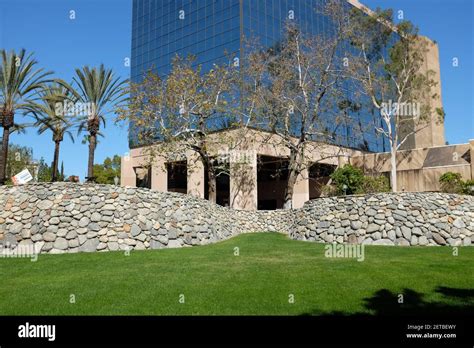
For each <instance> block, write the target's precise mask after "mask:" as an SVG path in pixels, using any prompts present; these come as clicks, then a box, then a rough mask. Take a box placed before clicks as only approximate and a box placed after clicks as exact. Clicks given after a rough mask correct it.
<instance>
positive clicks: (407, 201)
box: [0, 183, 474, 253]
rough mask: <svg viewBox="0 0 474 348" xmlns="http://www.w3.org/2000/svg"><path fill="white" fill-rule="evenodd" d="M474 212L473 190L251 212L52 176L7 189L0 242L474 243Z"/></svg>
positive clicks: (156, 245) (1, 193)
mask: <svg viewBox="0 0 474 348" xmlns="http://www.w3.org/2000/svg"><path fill="white" fill-rule="evenodd" d="M473 212H474V199H473V197H469V196H459V195H447V194H438V193H416V194H412V193H402V194H378V195H372V196H360V197H358V196H350V197H349V196H348V197H344V198H324V199H318V200H314V201H310V202H308V203H307V204H306V205H305V206H304V207H303V208H302V209H295V210H291V211H257V212H249V211H237V210H232V209H229V208H224V207H220V206H217V205H215V204H212V203H209V202H208V201H205V200H202V199H199V198H195V197H191V196H188V195H183V194H178V193H163V192H157V191H150V190H148V189H140V188H126V187H125V188H124V187H117V186H110V185H81V184H71V183H55V184H47V183H45V184H33V185H26V186H22V187H0V243H1V244H2V245H7V244H9V245H14V244H18V245H23V246H29V247H34V249H35V250H36V252H42V253H64V252H81V251H84V252H91V251H106V250H111V251H113V250H127V249H136V250H143V249H160V248H173V247H183V246H193V245H204V244H209V243H214V242H217V241H220V240H224V239H228V238H230V237H232V236H235V235H237V234H240V233H246V232H260V231H275V232H283V233H287V234H289V236H290V237H291V238H293V239H298V240H309V241H320V242H337V243H364V244H382V245H409V244H411V245H445V244H450V245H471V238H472V234H473V233H474V213H473ZM4 249H5V248H2V250H4ZM0 252H1V251H0Z"/></svg>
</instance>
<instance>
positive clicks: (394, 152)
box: [390, 145, 397, 192]
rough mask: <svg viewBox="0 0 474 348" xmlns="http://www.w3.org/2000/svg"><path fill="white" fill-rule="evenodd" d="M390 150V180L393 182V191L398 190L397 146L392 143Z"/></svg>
mask: <svg viewBox="0 0 474 348" xmlns="http://www.w3.org/2000/svg"><path fill="white" fill-rule="evenodd" d="M390 148H391V151H390V164H391V167H390V181H391V183H392V192H397V147H396V145H392V146H391V147H390Z"/></svg>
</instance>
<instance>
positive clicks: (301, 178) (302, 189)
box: [293, 168, 309, 209]
mask: <svg viewBox="0 0 474 348" xmlns="http://www.w3.org/2000/svg"><path fill="white" fill-rule="evenodd" d="M307 201H309V177H308V169H307V168H306V169H304V170H303V171H302V172H301V174H300V175H298V178H297V179H296V183H295V187H294V189H293V208H295V209H296V208H301V207H302V206H303V205H304V203H305V202H307Z"/></svg>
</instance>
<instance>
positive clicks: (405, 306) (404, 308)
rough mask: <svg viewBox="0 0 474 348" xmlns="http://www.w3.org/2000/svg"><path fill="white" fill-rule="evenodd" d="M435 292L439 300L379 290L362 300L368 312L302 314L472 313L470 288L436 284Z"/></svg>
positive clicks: (473, 303) (315, 312)
mask: <svg viewBox="0 0 474 348" xmlns="http://www.w3.org/2000/svg"><path fill="white" fill-rule="evenodd" d="M435 292H436V293H438V294H440V295H442V296H443V299H442V300H441V301H426V300H425V299H424V297H425V295H424V294H423V293H420V292H416V291H414V290H412V289H403V291H402V292H401V293H394V292H391V291H390V290H387V289H380V290H378V291H377V292H375V294H374V295H373V296H372V297H370V298H365V299H364V307H365V308H366V309H367V310H368V311H369V312H370V313H366V312H360V313H345V312H341V311H334V312H321V311H319V310H313V311H312V312H309V313H303V314H302V315H318V316H380V315H433V316H436V315H453V316H454V315H455V316H458V315H472V313H474V289H456V288H449V287H445V286H439V287H437V288H436V289H435Z"/></svg>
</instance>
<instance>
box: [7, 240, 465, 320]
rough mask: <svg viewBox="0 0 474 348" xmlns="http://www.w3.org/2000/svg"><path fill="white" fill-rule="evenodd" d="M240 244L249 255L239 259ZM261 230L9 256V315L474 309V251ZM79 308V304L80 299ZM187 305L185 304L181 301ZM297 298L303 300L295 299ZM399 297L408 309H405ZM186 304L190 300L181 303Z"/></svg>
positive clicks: (293, 312) (385, 311)
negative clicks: (351, 244)
mask: <svg viewBox="0 0 474 348" xmlns="http://www.w3.org/2000/svg"><path fill="white" fill-rule="evenodd" d="M235 247H238V248H239V252H240V255H239V256H235V255H234V248H235ZM324 252H325V249H324V245H323V244H317V243H309V242H299V241H292V240H290V239H288V238H287V237H286V236H285V235H281V234H275V233H256V234H246V235H240V236H238V237H236V238H233V239H230V240H227V241H224V242H221V243H218V244H214V245H208V246H200V247H193V248H183V249H166V250H153V251H151V250H149V251H132V252H131V254H130V255H129V256H125V255H124V253H123V252H108V253H92V254H85V253H81V254H66V255H40V256H39V258H38V261H37V262H31V261H30V260H29V259H0V279H1V280H0V315H79V314H84V315H188V314H192V315H209V314H210V315H219V314H220V315H233V314H234V315H240V314H248V315H300V314H316V315H319V314H327V315H331V314H335V313H342V314H346V315H351V314H360V313H365V314H404V313H416V314H423V313H428V312H429V313H438V312H439V313H444V314H450V313H451V314H453V313H469V312H470V313H472V311H473V308H474V272H473V261H474V248H473V247H465V248H459V255H458V256H453V255H452V248H450V247H407V248H403V247H382V246H371V247H370V246H369V247H366V248H365V260H364V261H363V262H358V261H356V260H355V259H335V258H326V257H325V256H324ZM72 294H73V295H74V296H75V303H70V296H71V295H72ZM181 294H183V295H184V303H180V301H179V300H180V295H181ZM290 294H293V295H294V303H289V302H290V301H289V298H290ZM399 294H403V295H404V304H399V303H398V299H399V297H398V296H399ZM181 299H182V298H181Z"/></svg>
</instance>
